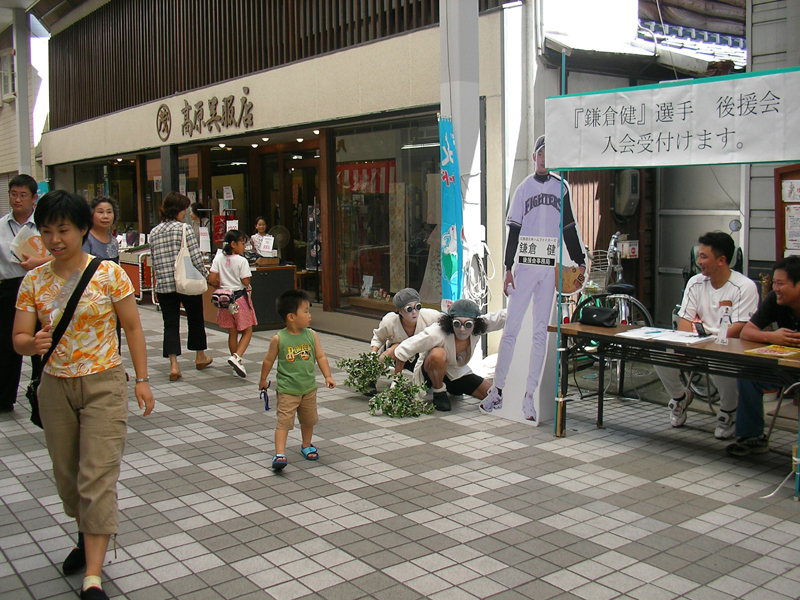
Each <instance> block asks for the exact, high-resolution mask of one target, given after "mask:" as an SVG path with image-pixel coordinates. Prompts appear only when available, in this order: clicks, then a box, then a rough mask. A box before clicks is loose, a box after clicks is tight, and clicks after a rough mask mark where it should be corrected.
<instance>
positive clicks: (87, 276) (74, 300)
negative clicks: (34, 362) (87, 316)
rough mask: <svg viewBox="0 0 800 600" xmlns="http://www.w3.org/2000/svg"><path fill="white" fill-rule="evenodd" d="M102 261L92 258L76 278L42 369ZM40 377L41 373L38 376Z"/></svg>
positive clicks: (43, 357)
mask: <svg viewBox="0 0 800 600" xmlns="http://www.w3.org/2000/svg"><path fill="white" fill-rule="evenodd" d="M101 262H103V259H102V258H97V257H95V258H93V259H92V262H90V263H89V265H88V266H87V267H86V268H85V269H84V270H83V274H82V275H81V278H80V280H78V285H76V286H75V289H74V290H73V292H72V295H71V296H70V297H69V301H68V302H67V306H66V307H65V308H64V313H63V314H62V315H61V320H59V322H58V325H56V328H55V329H54V330H53V343H52V344H51V345H50V349H49V350H48V351H47V352H45V354H44V356H42V369H44V366H45V365H46V364H47V361H48V360H50V355H51V354H53V350H55V349H56V346H58V343H59V342H60V341H61V338H62V337H64V332H66V331H67V327H69V324H70V322H71V321H72V315H74V314H75V309H76V308H77V307H78V302H79V301H80V299H81V296H82V295H83V291H84V290H85V289H86V286H87V285H89V282H90V281H91V280H92V277H94V273H95V271H97V267H99V266H100V263H101ZM39 377H40V378H41V375H40V376H39Z"/></svg>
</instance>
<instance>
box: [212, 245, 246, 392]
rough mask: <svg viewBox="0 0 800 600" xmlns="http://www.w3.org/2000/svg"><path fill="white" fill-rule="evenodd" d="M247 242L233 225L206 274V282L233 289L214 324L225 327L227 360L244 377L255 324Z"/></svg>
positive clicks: (229, 289) (218, 311)
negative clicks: (248, 348) (209, 271)
mask: <svg viewBox="0 0 800 600" xmlns="http://www.w3.org/2000/svg"><path fill="white" fill-rule="evenodd" d="M246 243H247V236H246V235H245V234H243V233H240V232H239V231H236V230H235V229H232V230H231V231H229V232H228V233H226V234H225V245H224V246H223V247H222V252H218V253H217V255H216V256H215V257H214V261H213V262H212V263H211V274H210V275H209V277H208V282H209V283H210V284H211V285H213V286H214V287H216V288H219V289H223V290H228V291H229V292H232V293H233V301H232V302H231V306H230V307H229V308H218V309H217V325H219V326H220V327H224V328H225V329H227V330H228V348H229V349H230V351H231V357H230V358H229V359H228V364H229V365H230V366H231V367H233V371H234V372H235V373H236V374H237V375H238V376H239V377H247V371H246V370H245V368H244V365H243V364H242V355H244V352H245V350H247V346H248V345H249V344H250V338H251V337H253V325H257V322H256V314H255V312H254V311H253V303H252V302H251V301H250V294H249V291H250V264H249V263H248V262H247V259H246V258H245V257H244V256H242V255H243V254H244V249H245V244H246ZM240 334H241V335H240Z"/></svg>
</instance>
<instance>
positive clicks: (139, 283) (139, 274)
mask: <svg viewBox="0 0 800 600" xmlns="http://www.w3.org/2000/svg"><path fill="white" fill-rule="evenodd" d="M119 263H120V266H121V267H122V268H123V269H124V270H125V272H126V273H127V274H128V277H130V280H131V281H132V282H133V295H134V297H135V298H136V301H137V302H141V301H142V298H143V297H144V294H145V292H150V293H151V294H152V293H153V262H152V257H151V256H150V249H149V248H142V249H139V250H133V249H132V250H126V251H122V250H121V251H120V253H119ZM153 302H154V303H155V299H153Z"/></svg>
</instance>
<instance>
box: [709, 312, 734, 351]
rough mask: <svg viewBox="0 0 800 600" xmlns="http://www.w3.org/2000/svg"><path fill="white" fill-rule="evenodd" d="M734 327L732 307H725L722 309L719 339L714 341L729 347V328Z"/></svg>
mask: <svg viewBox="0 0 800 600" xmlns="http://www.w3.org/2000/svg"><path fill="white" fill-rule="evenodd" d="M731 325H733V321H731V307H730V306H723V307H722V317H720V320H719V331H718V332H717V339H716V340H714V341H715V342H716V343H717V344H722V345H727V344H728V327H730V326H731Z"/></svg>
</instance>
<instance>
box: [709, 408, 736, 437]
mask: <svg viewBox="0 0 800 600" xmlns="http://www.w3.org/2000/svg"><path fill="white" fill-rule="evenodd" d="M735 426H736V411H735V410H734V411H731V412H728V411H727V410H722V409H721V408H720V409H719V412H718V413H717V428H716V429H715V430H714V437H715V438H717V439H718V440H727V439H728V438H730V437H733V431H734V429H735Z"/></svg>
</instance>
